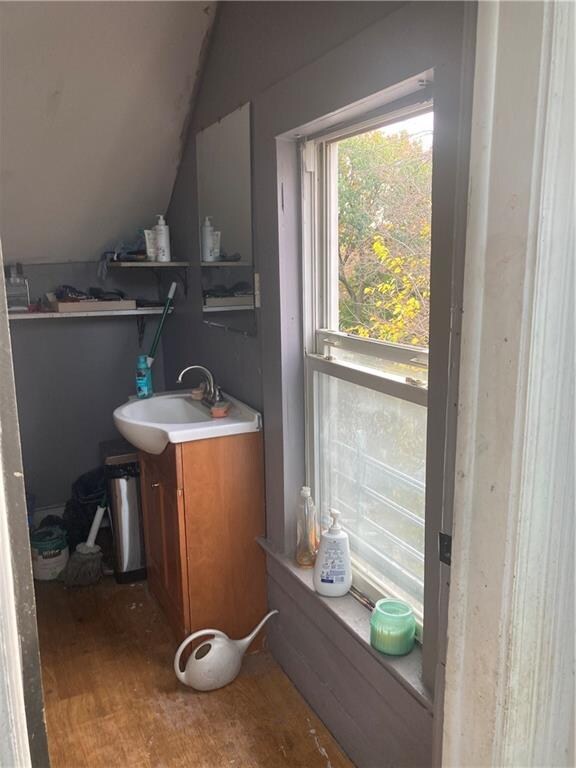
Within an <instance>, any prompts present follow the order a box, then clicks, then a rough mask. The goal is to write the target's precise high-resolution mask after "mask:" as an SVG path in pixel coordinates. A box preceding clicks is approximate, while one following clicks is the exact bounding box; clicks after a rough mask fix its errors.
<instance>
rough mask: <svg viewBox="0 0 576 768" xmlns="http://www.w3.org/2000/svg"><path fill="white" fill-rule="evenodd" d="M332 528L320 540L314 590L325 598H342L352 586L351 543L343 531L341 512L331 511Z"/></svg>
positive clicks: (315, 565) (315, 566)
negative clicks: (339, 519)
mask: <svg viewBox="0 0 576 768" xmlns="http://www.w3.org/2000/svg"><path fill="white" fill-rule="evenodd" d="M330 514H331V516H332V520H333V521H334V522H333V523H332V527H331V528H329V529H328V530H327V531H326V532H325V533H323V534H322V536H321V538H320V549H319V550H318V555H317V556H316V563H315V564H314V578H313V581H314V589H315V590H316V592H318V594H319V595H324V597H342V596H343V595H345V594H346V593H347V592H348V590H349V589H350V587H351V586H352V564H351V562H350V541H349V539H348V534H347V533H346V532H345V531H343V530H342V528H341V526H340V523H339V522H338V518H339V517H340V512H337V511H336V510H335V509H331V510H330Z"/></svg>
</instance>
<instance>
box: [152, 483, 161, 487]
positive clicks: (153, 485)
mask: <svg viewBox="0 0 576 768" xmlns="http://www.w3.org/2000/svg"><path fill="white" fill-rule="evenodd" d="M159 487H160V483H152V488H159Z"/></svg>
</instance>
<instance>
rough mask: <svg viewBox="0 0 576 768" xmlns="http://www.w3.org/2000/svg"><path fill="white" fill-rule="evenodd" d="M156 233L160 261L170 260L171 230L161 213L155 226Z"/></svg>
mask: <svg viewBox="0 0 576 768" xmlns="http://www.w3.org/2000/svg"><path fill="white" fill-rule="evenodd" d="M154 232H155V233H156V252H157V257H156V258H157V259H158V261H170V230H169V229H168V224H166V221H165V219H164V216H162V215H161V214H159V215H158V224H156V226H155V227H154Z"/></svg>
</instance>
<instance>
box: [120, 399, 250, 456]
mask: <svg viewBox="0 0 576 768" xmlns="http://www.w3.org/2000/svg"><path fill="white" fill-rule="evenodd" d="M224 399H225V400H228V401H229V402H230V403H231V407H230V410H229V411H228V415H227V416H225V417H224V418H220V419H215V418H213V417H212V416H211V415H210V411H209V409H208V407H207V406H206V405H204V404H203V403H202V402H200V401H198V400H192V397H191V395H190V392H188V391H183V390H181V391H179V392H167V393H165V394H161V395H154V396H153V397H149V398H147V399H145V400H138V399H137V398H134V399H131V400H129V401H128V402H127V403H124V405H121V406H119V407H118V408H116V410H115V411H114V414H113V415H114V424H115V425H116V429H117V430H118V431H119V432H120V434H121V435H122V437H125V438H126V440H128V441H129V442H130V443H132V445H134V446H135V447H136V448H139V449H140V450H142V451H146V452H147V453H154V454H159V453H162V451H163V450H164V449H165V448H166V446H167V445H168V443H186V442H188V441H190V440H206V439H207V438H210V437H225V436H226V435H241V434H243V433H244V432H258V431H259V430H260V429H261V426H262V423H261V419H260V414H259V413H258V411H255V410H253V409H252V408H250V407H248V406H247V405H244V403H241V402H240V401H239V400H236V399H235V398H233V397H230V396H229V395H224Z"/></svg>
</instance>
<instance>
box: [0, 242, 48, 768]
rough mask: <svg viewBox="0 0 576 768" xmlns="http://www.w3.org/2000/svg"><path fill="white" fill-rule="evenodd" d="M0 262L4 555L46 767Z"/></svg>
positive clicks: (27, 697)
mask: <svg viewBox="0 0 576 768" xmlns="http://www.w3.org/2000/svg"><path fill="white" fill-rule="evenodd" d="M2 265H3V260H2V255H1V253H0V314H1V320H0V336H1V343H0V371H1V385H0V421H1V425H2V428H1V431H0V449H1V451H2V464H3V471H4V486H5V487H4V492H5V496H6V502H7V512H8V529H9V537H10V550H11V552H12V570H13V577H14V592H15V595H14V598H15V603H16V612H17V621H18V634H19V637H20V654H21V664H22V676H23V684H24V701H25V707H26V721H27V726H28V741H29V748H30V757H31V760H32V765H34V766H35V768H43V767H44V766H49V765H50V758H49V755H48V740H47V736H46V722H45V719H44V694H43V690H42V673H41V668H40V651H39V646H38V626H37V623H36V600H35V596H34V582H33V579H32V561H31V558H30V544H29V540H28V526H27V516H26V499H25V495H24V475H23V468H22V454H21V450H20V432H19V428H18V413H17V408H16V392H15V387H14V369H13V365H12V354H11V345H10V332H9V328H8V313H7V309H6V289H5V284H4V271H3V267H2Z"/></svg>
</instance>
